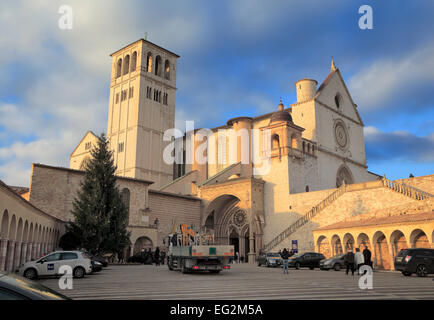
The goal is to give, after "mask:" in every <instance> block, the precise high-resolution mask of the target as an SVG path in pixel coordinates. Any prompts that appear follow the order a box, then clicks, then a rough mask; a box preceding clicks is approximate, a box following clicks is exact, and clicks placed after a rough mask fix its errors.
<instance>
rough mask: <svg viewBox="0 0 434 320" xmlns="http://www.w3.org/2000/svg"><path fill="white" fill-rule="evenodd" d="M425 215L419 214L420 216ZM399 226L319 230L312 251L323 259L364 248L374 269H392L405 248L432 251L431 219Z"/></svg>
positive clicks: (316, 232) (433, 234) (433, 233)
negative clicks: (370, 257)
mask: <svg viewBox="0 0 434 320" xmlns="http://www.w3.org/2000/svg"><path fill="white" fill-rule="evenodd" d="M424 215H425V216H428V215H429V214H422V215H420V216H422V217H423V216H424ZM430 215H431V220H420V221H414V222H409V221H408V222H406V223H405V224H404V223H401V224H385V225H371V226H359V227H347V228H339V229H338V228H334V229H331V228H330V229H327V227H325V228H320V229H318V230H315V231H314V241H315V251H316V252H321V253H322V254H324V255H325V256H326V257H327V258H329V257H332V256H335V255H337V254H341V253H346V252H347V251H348V249H350V250H355V249H356V248H360V250H361V251H363V250H364V249H365V247H368V249H369V250H370V251H371V253H372V260H373V266H374V268H376V269H384V270H393V269H394V259H395V257H396V255H397V254H398V253H399V251H400V250H402V249H406V248H434V244H433V243H434V231H433V230H434V219H433V218H434V217H433V214H432V213H430Z"/></svg>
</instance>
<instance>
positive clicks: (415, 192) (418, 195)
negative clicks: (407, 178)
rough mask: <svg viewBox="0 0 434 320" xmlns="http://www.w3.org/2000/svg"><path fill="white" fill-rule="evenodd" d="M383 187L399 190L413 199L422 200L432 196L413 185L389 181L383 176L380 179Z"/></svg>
mask: <svg viewBox="0 0 434 320" xmlns="http://www.w3.org/2000/svg"><path fill="white" fill-rule="evenodd" d="M381 181H382V184H383V187H386V188H388V189H390V190H393V191H395V192H399V193H401V194H403V195H405V196H407V197H410V198H412V199H415V200H424V199H428V198H432V197H434V196H433V195H432V194H431V193H429V192H425V191H423V190H420V189H417V188H415V187H412V186H409V185H408V184H404V183H398V182H395V181H391V180H389V179H386V178H383V179H382V180H381Z"/></svg>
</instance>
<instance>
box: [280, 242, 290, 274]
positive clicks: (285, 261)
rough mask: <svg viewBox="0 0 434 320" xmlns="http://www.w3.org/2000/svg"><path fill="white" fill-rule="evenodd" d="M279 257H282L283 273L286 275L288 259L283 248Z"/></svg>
mask: <svg viewBox="0 0 434 320" xmlns="http://www.w3.org/2000/svg"><path fill="white" fill-rule="evenodd" d="M280 256H281V257H282V262H283V273H284V274H285V273H286V274H288V258H289V252H288V250H286V248H284V249H283V251H282V253H281V255H280Z"/></svg>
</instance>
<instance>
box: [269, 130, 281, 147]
mask: <svg viewBox="0 0 434 320" xmlns="http://www.w3.org/2000/svg"><path fill="white" fill-rule="evenodd" d="M271 146H272V150H275V149H280V140H279V135H277V134H275V135H273V137H272V138H271Z"/></svg>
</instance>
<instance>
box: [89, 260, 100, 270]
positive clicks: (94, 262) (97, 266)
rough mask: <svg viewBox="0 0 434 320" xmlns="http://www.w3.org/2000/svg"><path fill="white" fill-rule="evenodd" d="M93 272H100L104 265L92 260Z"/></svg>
mask: <svg viewBox="0 0 434 320" xmlns="http://www.w3.org/2000/svg"><path fill="white" fill-rule="evenodd" d="M91 263H92V272H100V271H101V270H102V263H101V262H99V261H95V260H93V259H91Z"/></svg>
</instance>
